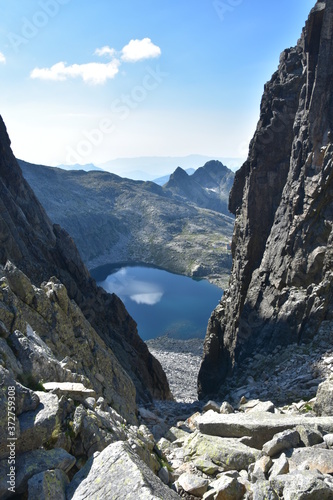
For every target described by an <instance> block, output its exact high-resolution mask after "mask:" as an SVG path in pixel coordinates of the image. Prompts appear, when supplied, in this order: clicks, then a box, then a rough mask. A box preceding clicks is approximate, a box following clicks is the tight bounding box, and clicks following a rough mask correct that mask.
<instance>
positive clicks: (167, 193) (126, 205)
mask: <svg viewBox="0 0 333 500" xmlns="http://www.w3.org/2000/svg"><path fill="white" fill-rule="evenodd" d="M20 165H21V167H22V170H23V174H24V176H25V178H26V180H27V181H28V182H29V184H30V185H31V186H32V188H33V189H34V191H35V194H36V195H37V197H38V199H39V200H40V201H41V203H42V205H43V206H44V208H45V210H46V212H47V214H48V216H49V217H50V219H51V220H52V221H53V222H55V223H59V224H61V226H62V227H64V228H65V229H66V230H67V231H68V232H69V234H70V235H71V236H72V237H73V238H74V241H75V243H76V244H77V246H78V248H79V250H80V253H81V255H82V258H83V260H84V262H85V263H86V265H87V266H88V267H89V268H90V269H93V268H95V267H98V266H101V265H105V264H110V263H117V262H144V263H146V264H153V265H156V266H159V267H162V268H164V269H167V270H168V271H171V272H176V273H180V274H186V275H189V276H201V277H210V278H213V277H215V278H216V277H217V278H218V279H220V281H221V277H222V280H223V281H224V282H225V281H226V279H227V276H229V273H230V268H231V253H230V250H228V247H227V245H228V244H229V243H230V241H231V235H232V230H233V223H234V219H233V217H232V216H231V214H229V215H226V214H225V213H220V212H217V211H216V210H220V209H224V210H225V211H226V207H225V201H223V200H224V199H225V198H226V197H227V196H228V193H229V191H230V187H231V185H230V178H232V177H233V173H232V172H231V171H229V170H228V169H227V168H226V167H224V166H223V165H222V164H221V163H219V162H212V165H209V164H207V166H205V167H203V170H204V172H202V174H205V175H202V177H204V176H205V179H200V181H202V183H203V184H202V185H200V184H199V182H197V181H195V180H192V177H193V176H194V175H195V174H193V176H188V175H187V174H186V172H185V171H182V172H184V175H185V184H186V185H187V192H188V197H186V196H184V193H182V195H181V196H179V195H178V191H177V189H176V188H175V189H171V188H170V186H169V188H168V187H167V186H168V185H169V183H168V184H167V185H166V186H165V187H161V186H158V185H157V184H154V183H152V182H142V181H133V180H130V179H123V178H121V177H119V176H117V175H114V174H110V173H108V172H83V171H82V172H74V171H72V172H65V171H64V170H61V169H57V168H51V167H44V166H40V165H31V164H28V163H25V162H22V161H20ZM180 170H181V169H180ZM199 170H201V169H199ZM199 174H200V173H199ZM174 175H176V174H174ZM197 175H198V174H197ZM170 182H171V181H170ZM206 184H207V186H208V188H209V189H214V190H216V191H217V192H215V191H212V190H207V188H206V187H205V186H206ZM194 188H195V189H194ZM50 193H52V196H50ZM194 195H196V198H198V199H197V201H198V203H195V201H196V200H194V197H195V196H194ZM199 198H200V200H199ZM199 201H200V203H199ZM211 208H214V209H215V210H214V211H213V210H211ZM219 284H221V283H219Z"/></svg>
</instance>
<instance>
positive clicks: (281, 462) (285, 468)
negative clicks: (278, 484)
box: [269, 453, 289, 479]
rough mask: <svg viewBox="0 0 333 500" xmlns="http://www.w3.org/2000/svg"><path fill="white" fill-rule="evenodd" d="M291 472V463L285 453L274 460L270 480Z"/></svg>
mask: <svg viewBox="0 0 333 500" xmlns="http://www.w3.org/2000/svg"><path fill="white" fill-rule="evenodd" d="M288 472H289V461H288V459H287V457H286V455H285V454H284V453H282V454H281V456H280V457H279V458H277V459H276V460H273V467H272V468H271V470H270V473H269V478H270V479H274V478H275V477H276V476H280V475H281V474H288Z"/></svg>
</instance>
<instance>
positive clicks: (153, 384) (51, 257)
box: [0, 117, 171, 401]
mask: <svg viewBox="0 0 333 500" xmlns="http://www.w3.org/2000/svg"><path fill="white" fill-rule="evenodd" d="M8 259H9V260H10V261H11V262H13V263H14V264H15V265H16V266H17V267H18V268H19V269H21V270H22V271H23V272H24V273H25V274H26V275H27V276H28V277H29V278H30V279H31V281H32V282H33V284H35V285H37V286H39V285H40V283H41V282H43V281H46V280H48V279H49V278H50V277H51V276H56V277H57V278H58V279H59V280H60V281H61V282H62V283H63V284H64V285H65V286H66V288H67V291H68V295H69V297H70V298H71V299H74V300H75V302H76V303H77V304H78V305H79V307H80V308H81V310H82V312H83V314H84V315H85V317H86V319H88V321H89V322H90V323H91V325H92V326H93V327H94V328H95V330H96V331H97V333H98V334H99V335H100V337H101V338H102V339H103V340H104V342H105V343H106V345H107V346H108V347H110V348H111V349H112V350H113V352H114V353H115V355H116V357H117V359H118V361H119V362H120V364H121V365H122V367H123V368H124V369H125V371H126V372H127V373H128V374H129V375H130V377H131V378H132V380H133V382H134V384H135V386H136V389H137V395H138V398H139V399H141V400H144V401H147V400H150V399H151V398H152V397H154V398H157V399H168V398H170V397H171V394H170V390H169V386H168V382H167V379H166V376H165V374H164V372H163V370H162V367H161V365H160V363H159V362H158V361H157V360H156V359H155V358H154V357H153V356H152V355H151V354H150V353H149V351H148V349H147V347H146V345H145V343H144V342H143V341H142V340H141V338H140V337H139V335H138V333H137V328H136V324H135V322H134V321H133V319H132V318H131V317H130V316H129V314H128V313H127V311H126V309H125V307H124V305H123V303H122V302H121V301H120V299H119V298H118V297H117V296H115V295H110V294H107V293H106V292H104V291H103V290H102V289H101V288H98V287H97V286H96V284H95V281H94V280H93V279H92V278H91V277H90V275H89V273H88V271H87V269H86V267H85V266H84V264H83V262H82V260H81V258H80V255H79V253H78V251H77V249H76V246H75V244H74V242H73V240H72V239H71V237H70V236H69V235H68V233H66V231H64V230H63V229H62V228H61V227H60V226H58V225H54V226H52V224H51V222H50V220H49V219H48V217H47V216H46V214H45V212H44V209H43V208H42V206H41V205H40V203H39V201H38V200H37V198H36V197H35V195H34V193H33V191H32V189H31V188H30V186H29V185H28V183H27V182H26V181H25V179H24V178H23V176H22V173H21V169H20V167H19V166H18V164H17V161H16V160H15V158H14V156H13V153H12V151H11V149H10V140H9V137H8V135H7V131H6V128H5V125H4V123H3V121H2V119H1V117H0V264H1V265H5V263H6V261H7V260H8Z"/></svg>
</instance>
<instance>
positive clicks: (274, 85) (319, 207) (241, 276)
mask: <svg viewBox="0 0 333 500" xmlns="http://www.w3.org/2000/svg"><path fill="white" fill-rule="evenodd" d="M332 36H333V2H332V0H327V1H326V2H317V3H316V6H315V7H314V9H312V11H311V13H310V16H309V19H308V21H307V23H306V26H305V28H304V30H303V33H302V36H301V38H300V40H299V42H298V44H297V46H296V47H294V48H291V49H287V50H285V51H284V52H283V53H282V54H281V58H280V65H279V68H278V71H277V72H276V73H274V75H273V77H272V79H271V81H270V82H268V83H267V84H266V86H265V91H264V95H263V98H262V103H261V112H260V120H259V122H258V126H257V130H256V132H255V135H254V138H253V140H252V141H251V144H250V152H249V157H248V160H247V161H246V162H245V164H244V165H243V166H242V168H241V169H240V170H239V171H238V172H237V174H236V178H235V182H234V186H233V188H232V192H231V194H230V200H229V207H230V209H231V211H232V212H233V213H235V214H236V223H235V230H234V235H233V243H232V254H233V268H232V274H231V278H230V282H229V287H228V290H227V291H226V292H225V294H224V296H223V299H222V301H221V303H220V304H219V306H218V307H217V308H216V310H215V311H214V313H213V315H212V317H211V319H210V321H209V325H208V329H207V335H206V339H205V345H204V359H203V362H202V365H201V369H200V373H199V395H200V397H204V396H205V395H207V394H210V393H211V394H213V393H217V392H218V390H219V387H220V386H221V384H223V383H224V381H225V379H226V377H227V376H229V375H230V374H232V372H233V370H234V368H235V363H237V364H238V365H242V366H243V367H246V361H245V360H246V359H248V358H249V357H252V356H254V355H255V354H257V353H260V354H262V355H263V356H267V355H269V354H271V353H272V352H274V350H275V349H276V348H277V346H281V347H282V348H285V347H286V346H288V345H290V344H295V343H301V342H305V343H306V342H309V341H310V340H311V339H313V338H314V337H315V336H316V335H317V332H318V329H319V327H320V325H321V323H322V322H323V321H329V320H331V319H332V310H333V307H332V306H333V295H332V281H333V273H332V267H333V266H332V262H333V260H332V256H333V245H332V240H333V212H332V206H333V184H332V183H333V144H332V139H333V107H332V82H333V74H332V72H333V69H332V68H333V64H332V61H333V47H332Z"/></svg>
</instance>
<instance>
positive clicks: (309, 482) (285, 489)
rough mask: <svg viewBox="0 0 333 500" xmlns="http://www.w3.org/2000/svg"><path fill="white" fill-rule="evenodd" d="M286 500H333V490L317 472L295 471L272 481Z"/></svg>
mask: <svg viewBox="0 0 333 500" xmlns="http://www.w3.org/2000/svg"><path fill="white" fill-rule="evenodd" d="M271 484H272V486H273V488H274V489H276V491H278V492H279V493H280V497H282V498H283V499H284V500H307V499H311V500H332V498H333V494H332V491H333V490H332V488H331V486H330V484H327V483H326V482H325V477H324V476H323V475H322V474H320V473H319V472H315V471H309V470H304V471H299V470H298V471H293V472H291V473H290V474H286V475H283V476H277V477H276V478H275V479H274V480H272V481H271Z"/></svg>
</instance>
